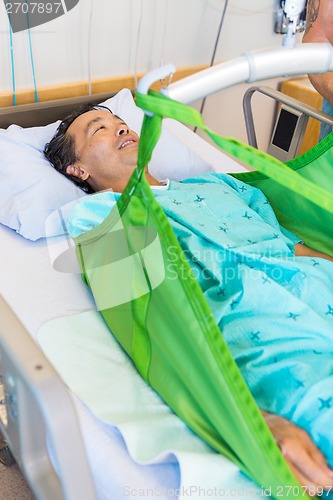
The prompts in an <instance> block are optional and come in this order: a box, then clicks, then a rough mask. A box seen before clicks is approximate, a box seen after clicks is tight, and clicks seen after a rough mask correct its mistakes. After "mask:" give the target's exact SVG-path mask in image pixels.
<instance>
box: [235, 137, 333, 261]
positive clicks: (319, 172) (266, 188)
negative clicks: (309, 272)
mask: <svg viewBox="0 0 333 500" xmlns="http://www.w3.org/2000/svg"><path fill="white" fill-rule="evenodd" d="M332 146H333V133H331V134H329V135H328V136H327V137H325V139H324V140H323V141H321V142H319V143H318V144H316V146H314V147H313V148H312V149H310V150H309V151H307V152H306V153H304V154H303V155H301V156H299V157H297V158H294V159H293V160H290V161H289V162H287V165H288V167H289V168H290V169H291V170H292V171H294V172H297V174H298V175H299V176H301V178H302V179H306V180H308V181H311V182H312V183H313V185H314V186H319V187H322V188H324V189H325V190H326V193H325V194H322V196H321V198H320V199H319V203H316V202H314V201H311V199H309V198H304V196H303V195H302V191H301V190H300V192H299V193H297V192H295V191H291V190H290V189H289V187H288V186H285V187H284V188H283V189H281V185H280V184H279V183H277V182H276V181H274V180H273V179H271V178H270V177H268V176H265V175H262V174H261V173H260V172H257V171H253V172H245V173H240V174H232V175H234V177H237V178H238V179H240V180H242V181H244V182H247V183H248V184H251V185H252V186H255V187H258V188H259V189H261V191H263V192H264V193H265V195H266V197H267V198H268V200H269V202H270V203H271V205H272V207H273V208H274V212H275V214H276V216H277V218H278V220H279V222H280V224H281V225H282V226H284V227H286V228H287V229H289V231H291V232H293V233H295V234H297V236H299V237H300V238H301V239H302V240H303V241H304V243H305V244H306V245H307V246H309V247H311V248H314V249H316V250H318V251H320V252H324V253H327V254H329V255H332V256H333V238H332V229H333V216H332V210H331V209H329V208H328V207H326V204H325V201H326V199H328V198H327V195H328V194H331V193H333V148H332Z"/></svg>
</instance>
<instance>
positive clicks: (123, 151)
mask: <svg viewBox="0 0 333 500" xmlns="http://www.w3.org/2000/svg"><path fill="white" fill-rule="evenodd" d="M67 133H68V134H70V135H71V136H72V137H73V138H74V143H75V150H76V154H77V157H78V161H77V163H76V164H75V172H74V175H79V176H82V178H84V176H87V179H86V180H87V181H88V182H89V183H90V184H91V186H92V187H93V188H94V189H95V190H96V191H100V190H102V189H110V188H112V189H113V190H114V191H123V189H124V187H125V186H126V184H127V182H128V180H129V178H130V176H131V174H132V172H133V170H134V169H135V167H136V163H137V157H138V146H139V136H138V135H137V134H136V133H135V132H133V131H132V130H130V129H129V128H128V126H127V125H126V124H125V123H124V122H123V121H122V120H121V119H120V118H118V117H116V116H115V115H113V114H111V113H109V112H108V111H102V110H98V109H97V110H93V111H88V112H87V113H84V114H83V115H81V116H79V117H78V118H76V120H74V122H73V123H72V124H71V125H70V127H69V128H68V131H67ZM82 172H83V174H82Z"/></svg>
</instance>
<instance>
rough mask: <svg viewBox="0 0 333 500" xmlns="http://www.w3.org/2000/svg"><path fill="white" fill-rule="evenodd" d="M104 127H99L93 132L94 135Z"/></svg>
mask: <svg viewBox="0 0 333 500" xmlns="http://www.w3.org/2000/svg"><path fill="white" fill-rule="evenodd" d="M104 128H105V126H104V125H100V126H99V127H98V128H97V129H96V130H95V131H94V134H96V132H98V131H99V130H102V129H104Z"/></svg>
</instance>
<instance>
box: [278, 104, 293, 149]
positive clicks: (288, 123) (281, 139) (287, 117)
mask: <svg viewBox="0 0 333 500" xmlns="http://www.w3.org/2000/svg"><path fill="white" fill-rule="evenodd" d="M298 119H299V115H296V114H294V113H291V112H290V111H287V110H286V109H283V108H281V111H280V116H279V119H278V122H277V125H276V128H275V132H274V136H273V139H272V144H274V146H277V147H278V148H280V149H283V151H289V148H290V144H291V141H292V138H293V134H294V131H295V128H296V125H297V121H298Z"/></svg>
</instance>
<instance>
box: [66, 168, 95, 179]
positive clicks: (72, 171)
mask: <svg viewBox="0 0 333 500" xmlns="http://www.w3.org/2000/svg"><path fill="white" fill-rule="evenodd" d="M66 174H68V175H74V176H75V177H78V178H79V179H82V180H83V181H86V180H87V179H88V178H89V176H90V174H89V172H86V171H85V170H83V169H82V168H80V167H78V166H77V165H68V167H67V168H66Z"/></svg>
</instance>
